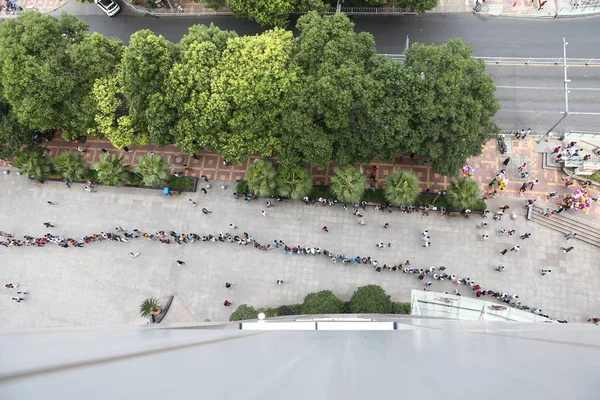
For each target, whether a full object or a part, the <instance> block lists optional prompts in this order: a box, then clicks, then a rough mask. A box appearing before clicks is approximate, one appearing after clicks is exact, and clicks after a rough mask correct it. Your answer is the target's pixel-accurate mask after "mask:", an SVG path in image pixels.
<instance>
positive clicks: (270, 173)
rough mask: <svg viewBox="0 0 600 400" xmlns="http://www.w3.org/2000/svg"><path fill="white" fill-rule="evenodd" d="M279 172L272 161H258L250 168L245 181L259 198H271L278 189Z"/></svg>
mask: <svg viewBox="0 0 600 400" xmlns="http://www.w3.org/2000/svg"><path fill="white" fill-rule="evenodd" d="M276 179H277V171H276V170H275V167H274V166H273V163H272V162H271V161H270V160H258V161H256V162H254V163H252V164H250V165H249V166H248V171H247V172H246V177H245V178H244V180H245V181H246V183H248V189H249V190H250V191H251V192H252V193H254V194H256V195H258V196H271V195H273V194H274V193H275V188H276V187H277V180H276Z"/></svg>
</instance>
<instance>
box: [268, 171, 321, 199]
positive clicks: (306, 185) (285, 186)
mask: <svg viewBox="0 0 600 400" xmlns="http://www.w3.org/2000/svg"><path fill="white" fill-rule="evenodd" d="M312 184H313V178H312V175H311V174H310V172H309V171H308V169H306V168H304V167H302V166H300V165H295V166H289V165H286V166H283V167H281V169H280V170H279V175H277V191H278V192H279V194H280V195H282V196H285V197H290V198H292V199H294V200H300V199H302V198H303V197H304V196H306V195H308V193H310V190H311V189H312Z"/></svg>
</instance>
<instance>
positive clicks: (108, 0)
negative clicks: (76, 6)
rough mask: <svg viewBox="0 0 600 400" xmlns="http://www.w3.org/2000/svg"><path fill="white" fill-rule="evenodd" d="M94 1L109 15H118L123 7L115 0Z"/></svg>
mask: <svg viewBox="0 0 600 400" xmlns="http://www.w3.org/2000/svg"><path fill="white" fill-rule="evenodd" d="M94 3H96V5H97V6H98V7H100V9H102V11H104V12H105V13H106V15H108V16H109V17H112V16H113V15H117V13H118V12H119V11H121V7H119V5H118V4H117V3H116V2H114V1H113V0H94Z"/></svg>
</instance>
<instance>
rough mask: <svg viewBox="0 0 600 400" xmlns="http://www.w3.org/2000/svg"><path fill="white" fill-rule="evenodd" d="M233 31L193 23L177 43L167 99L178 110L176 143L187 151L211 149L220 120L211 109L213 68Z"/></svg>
mask: <svg viewBox="0 0 600 400" xmlns="http://www.w3.org/2000/svg"><path fill="white" fill-rule="evenodd" d="M236 37H237V35H236V34H235V32H230V31H223V30H220V29H219V28H217V27H215V26H213V25H212V24H211V26H210V27H206V26H203V25H195V26H193V27H191V28H190V31H189V33H188V34H187V35H185V36H184V37H183V39H182V40H181V42H180V48H181V59H180V60H179V61H177V62H176V63H175V64H174V66H173V70H172V71H171V73H170V75H169V81H168V84H167V101H168V102H169V103H170V104H173V105H174V106H175V107H177V108H178V109H179V119H178V121H177V123H176V125H175V127H174V135H175V144H176V145H177V147H179V148H180V149H182V150H183V151H185V152H188V153H190V154H193V153H196V152H199V151H201V150H204V149H211V150H213V149H214V147H215V143H214V142H215V141H214V139H213V134H214V132H215V130H216V129H218V127H219V122H218V121H217V120H216V118H215V115H214V114H213V113H212V112H209V110H210V104H211V97H212V92H213V80H216V79H215V76H216V72H217V71H216V67H217V65H218V64H219V62H220V60H221V58H222V55H223V52H224V51H225V49H226V48H227V42H228V41H229V40H230V39H233V38H236Z"/></svg>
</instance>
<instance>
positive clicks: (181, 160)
mask: <svg viewBox="0 0 600 400" xmlns="http://www.w3.org/2000/svg"><path fill="white" fill-rule="evenodd" d="M506 141H507V146H508V149H509V151H508V153H507V154H504V155H501V154H500V153H499V152H498V151H497V149H496V140H491V141H489V142H488V143H487V144H486V145H485V146H484V149H483V153H482V155H481V156H479V157H473V158H471V159H470V160H468V164H469V165H470V166H471V167H472V168H473V169H474V170H475V171H474V174H473V179H475V180H476V181H477V182H479V185H480V188H481V192H482V194H487V193H488V192H490V188H489V186H488V184H489V183H490V181H491V180H492V179H494V177H495V176H496V174H498V171H500V170H501V169H505V170H506V174H507V176H508V178H509V184H508V187H507V189H506V190H505V191H498V193H497V196H498V197H513V198H516V197H519V188H520V187H521V185H522V184H523V183H527V182H532V181H535V180H536V179H538V180H539V183H538V184H536V185H535V187H534V188H533V190H527V192H526V193H525V194H524V196H523V198H524V199H525V198H527V199H531V198H533V199H536V200H540V201H546V195H547V194H548V193H550V192H556V193H557V194H558V197H557V198H558V199H562V198H564V197H565V195H566V194H571V193H572V192H573V191H574V190H575V189H577V188H581V184H580V183H579V182H576V183H575V184H574V185H573V186H571V187H569V188H566V187H565V186H564V182H563V180H562V178H563V177H564V176H565V174H564V173H563V172H562V171H561V170H557V169H544V168H543V155H544V152H548V153H549V152H551V151H552V149H554V147H556V146H559V145H562V142H560V141H558V140H553V139H550V140H549V141H548V142H542V143H541V144H537V143H536V140H535V138H534V137H531V136H530V137H528V138H527V139H524V140H517V139H513V137H512V136H507V137H506ZM43 145H44V146H46V147H48V149H49V155H50V157H52V158H54V157H56V156H57V155H58V154H60V153H61V152H63V151H70V152H77V146H78V145H79V144H77V143H72V142H65V141H63V140H62V139H60V137H59V136H58V135H56V138H55V139H53V140H52V141H51V142H45V143H43ZM83 147H85V148H86V149H88V150H89V151H88V153H87V154H85V158H86V160H87V161H88V162H89V163H90V164H92V163H94V162H97V161H98V160H99V159H100V157H101V155H102V151H101V149H102V148H105V149H108V150H109V151H110V152H111V153H112V154H115V153H118V154H120V155H121V156H123V158H124V161H125V163H127V164H130V165H131V166H132V167H133V166H135V165H137V163H138V160H139V158H140V157H142V156H143V155H144V154H146V153H147V152H149V151H153V152H155V153H157V154H161V155H162V156H163V157H164V158H165V160H166V161H167V163H168V164H169V165H170V172H171V173H173V172H176V171H179V172H182V173H183V174H184V175H186V176H195V177H198V178H200V177H201V176H202V175H206V176H207V177H208V179H210V180H220V181H236V180H239V179H243V178H244V176H245V175H246V168H247V166H248V164H249V163H251V162H252V161H253V160H254V159H256V158H258V156H252V157H251V158H250V159H249V160H246V162H244V163H243V164H241V165H232V166H227V165H225V164H224V163H223V159H222V158H221V157H219V155H217V154H216V153H214V152H205V153H198V155H197V159H194V158H192V157H191V156H190V155H189V154H185V153H182V152H181V151H180V150H179V149H178V148H177V147H175V146H165V147H160V148H159V147H156V146H136V147H135V148H132V149H131V150H133V152H131V153H127V152H124V151H121V150H117V149H115V148H113V147H112V145H111V144H110V142H109V141H108V140H106V139H94V138H89V139H88V140H87V142H86V143H85V144H84V145H83ZM507 157H510V159H511V161H510V163H509V165H508V166H507V167H504V166H503V165H502V162H503V161H504V160H505V159H506V158H507ZM524 162H526V163H527V168H526V170H527V171H528V172H529V176H528V177H527V178H526V179H521V175H520V172H519V171H518V167H519V166H520V165H521V164H522V163H524ZM372 165H377V167H378V171H377V177H376V178H377V181H378V182H377V183H375V188H377V189H382V188H383V182H384V181H385V179H386V178H387V177H388V176H389V175H390V174H391V173H392V172H393V171H394V170H396V169H406V170H411V171H413V172H414V173H415V174H416V175H417V176H418V177H419V181H420V189H421V190H422V191H424V190H426V189H429V190H430V191H431V192H439V191H441V190H442V189H446V187H447V185H448V183H449V182H450V180H451V178H449V177H446V176H441V175H438V174H437V173H435V171H433V170H432V169H431V168H429V167H428V166H425V165H420V164H419V160H418V159H412V158H410V157H409V156H408V155H404V156H398V157H397V158H396V160H395V161H394V162H393V163H388V162H384V161H381V160H378V159H375V160H373V161H372V162H371V163H368V164H360V165H359V166H360V167H361V168H362V169H363V170H364V171H365V174H367V172H369V171H370V170H371V166H372ZM0 166H4V167H6V166H8V164H7V163H6V162H0ZM186 166H187V167H188V168H189V170H185V169H184V168H185V167H186ZM338 166H339V165H338V164H336V163H333V162H331V163H329V164H328V165H327V166H326V167H325V168H322V169H321V168H316V167H312V166H310V165H309V166H307V167H308V168H310V170H311V172H312V175H313V181H314V184H315V185H329V183H330V178H331V177H332V176H333V175H334V174H335V168H336V167H338ZM493 189H497V187H494V188H493ZM493 189H492V190H493ZM588 191H589V192H590V193H591V194H592V196H597V195H598V194H600V188H598V187H590V188H588ZM579 214H580V215H589V216H591V217H593V218H596V219H598V220H600V203H593V204H592V206H591V208H588V209H586V210H584V211H582V212H580V213H579Z"/></svg>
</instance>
